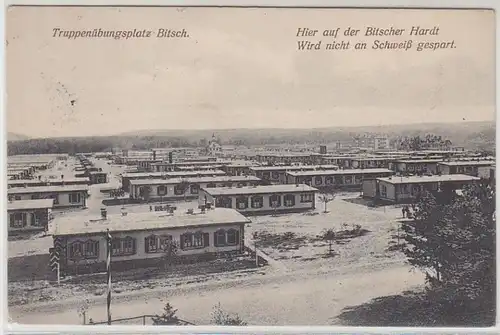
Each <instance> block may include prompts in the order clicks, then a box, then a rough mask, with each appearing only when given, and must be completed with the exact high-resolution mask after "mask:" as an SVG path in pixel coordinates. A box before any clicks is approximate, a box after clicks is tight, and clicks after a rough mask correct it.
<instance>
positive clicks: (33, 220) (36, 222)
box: [30, 213, 42, 227]
mask: <svg viewBox="0 0 500 335" xmlns="http://www.w3.org/2000/svg"><path fill="white" fill-rule="evenodd" d="M30 225H31V226H33V227H41V226H42V225H41V220H40V218H39V217H38V215H37V214H36V213H31V214H30Z"/></svg>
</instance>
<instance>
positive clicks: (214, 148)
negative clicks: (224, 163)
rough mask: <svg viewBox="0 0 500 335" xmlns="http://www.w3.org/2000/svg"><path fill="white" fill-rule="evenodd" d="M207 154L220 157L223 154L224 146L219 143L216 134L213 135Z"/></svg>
mask: <svg viewBox="0 0 500 335" xmlns="http://www.w3.org/2000/svg"><path fill="white" fill-rule="evenodd" d="M207 153H208V155H210V156H220V155H221V154H222V146H221V145H220V143H219V142H218V141H217V138H216V137H215V134H212V138H211V139H210V141H209V142H208V146H207Z"/></svg>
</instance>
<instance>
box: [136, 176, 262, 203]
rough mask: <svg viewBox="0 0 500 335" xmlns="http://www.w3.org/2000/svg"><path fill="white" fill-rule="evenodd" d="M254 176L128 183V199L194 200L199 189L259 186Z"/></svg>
mask: <svg viewBox="0 0 500 335" xmlns="http://www.w3.org/2000/svg"><path fill="white" fill-rule="evenodd" d="M260 183H261V180H260V179H259V178H257V177H254V176H216V177H193V178H185V179H182V178H172V179H139V180H131V181H130V192H129V194H130V198H131V199H136V200H142V201H154V200H160V201H161V200H175V199H196V198H198V194H199V190H200V189H201V188H210V187H224V186H226V187H236V186H247V185H257V184H260Z"/></svg>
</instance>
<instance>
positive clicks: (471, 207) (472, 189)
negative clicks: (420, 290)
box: [403, 181, 496, 320]
mask: <svg viewBox="0 0 500 335" xmlns="http://www.w3.org/2000/svg"><path fill="white" fill-rule="evenodd" d="M441 194H442V193H441V192H440V193H436V194H435V195H429V194H427V195H425V196H423V197H422V198H421V199H420V200H419V202H418V204H417V205H416V206H415V207H416V213H415V220H414V222H413V223H405V224H404V225H403V229H404V231H405V234H406V235H405V240H406V241H407V242H408V244H410V245H411V247H410V248H408V249H407V250H405V254H406V255H407V256H408V259H409V261H410V263H411V264H413V265H415V266H416V267H419V268H421V269H423V270H424V271H428V269H433V270H434V272H435V274H434V275H433V276H432V275H431V274H429V273H427V279H428V283H429V284H430V285H429V286H428V291H429V293H430V295H429V296H430V297H432V299H435V300H437V301H438V305H439V307H440V308H442V310H446V311H447V313H446V314H447V315H450V317H451V316H456V317H457V318H460V315H462V316H461V317H466V316H468V315H471V314H472V313H475V314H477V313H478V312H481V313H483V314H485V315H493V314H494V306H495V295H496V290H495V288H496V279H495V235H496V231H495V225H496V220H495V198H496V192H495V188H494V185H489V184H488V183H487V182H486V181H482V182H479V183H477V184H474V185H470V186H467V187H465V188H464V189H463V190H462V194H461V195H456V196H453V197H450V195H449V193H446V195H444V196H442V195H441ZM455 320H458V319H455Z"/></svg>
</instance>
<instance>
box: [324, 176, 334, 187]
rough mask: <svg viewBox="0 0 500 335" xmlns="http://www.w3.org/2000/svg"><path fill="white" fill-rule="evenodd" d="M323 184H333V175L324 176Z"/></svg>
mask: <svg viewBox="0 0 500 335" xmlns="http://www.w3.org/2000/svg"><path fill="white" fill-rule="evenodd" d="M325 184H326V185H332V184H333V177H332V176H328V177H325Z"/></svg>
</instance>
